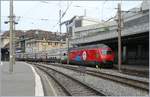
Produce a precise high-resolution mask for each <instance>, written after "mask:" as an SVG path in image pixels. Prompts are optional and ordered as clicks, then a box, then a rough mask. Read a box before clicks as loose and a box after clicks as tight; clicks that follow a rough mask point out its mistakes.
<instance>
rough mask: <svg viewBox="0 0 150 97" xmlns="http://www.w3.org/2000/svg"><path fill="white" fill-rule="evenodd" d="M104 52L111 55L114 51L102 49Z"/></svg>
mask: <svg viewBox="0 0 150 97" xmlns="http://www.w3.org/2000/svg"><path fill="white" fill-rule="evenodd" d="M102 54H103V55H109V54H112V51H111V50H102Z"/></svg>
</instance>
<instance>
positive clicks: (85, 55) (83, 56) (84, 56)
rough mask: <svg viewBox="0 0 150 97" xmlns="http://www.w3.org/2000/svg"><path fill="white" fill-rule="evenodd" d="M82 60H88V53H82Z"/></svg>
mask: <svg viewBox="0 0 150 97" xmlns="http://www.w3.org/2000/svg"><path fill="white" fill-rule="evenodd" d="M82 58H83V60H86V58H87V54H86V51H84V52H83V53H82Z"/></svg>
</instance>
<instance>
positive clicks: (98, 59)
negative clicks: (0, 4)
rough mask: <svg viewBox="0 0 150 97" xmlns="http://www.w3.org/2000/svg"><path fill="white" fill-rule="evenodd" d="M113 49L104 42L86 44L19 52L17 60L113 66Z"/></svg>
mask: <svg viewBox="0 0 150 97" xmlns="http://www.w3.org/2000/svg"><path fill="white" fill-rule="evenodd" d="M114 56H115V55H114V51H113V50H112V49H111V48H110V47H109V46H107V45H105V44H97V45H88V46H81V47H74V48H70V49H69V50H68V49H67V48H62V49H53V50H49V51H48V52H38V53H28V54H27V53H24V54H22V53H20V55H19V54H18V55H17V60H21V61H32V62H33V61H35V62H50V63H57V62H61V63H63V64H67V61H68V60H69V64H73V65H83V66H96V65H98V66H101V67H111V68H112V67H113V62H114Z"/></svg>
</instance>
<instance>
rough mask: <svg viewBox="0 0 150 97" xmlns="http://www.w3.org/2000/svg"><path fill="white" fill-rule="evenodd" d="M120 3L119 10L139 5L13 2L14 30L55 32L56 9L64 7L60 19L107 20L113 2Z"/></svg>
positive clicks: (4, 13)
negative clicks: (89, 18) (120, 7)
mask: <svg viewBox="0 0 150 97" xmlns="http://www.w3.org/2000/svg"><path fill="white" fill-rule="evenodd" d="M119 2H120V3H121V4H122V10H129V9H131V8H134V7H137V6H140V4H141V2H142V1H139V0H138V1H128V0H125V1H123V0H122V1H107V0H106V1H14V14H15V16H16V21H17V22H18V24H17V25H16V26H15V28H16V29H17V30H30V29H41V30H46V31H53V32H59V25H58V22H59V10H60V9H61V10H62V13H63V12H64V11H65V10H66V9H67V7H68V6H69V9H68V10H67V12H66V14H65V15H64V17H63V18H62V22H63V21H66V20H69V19H71V18H72V17H73V16H75V15H77V16H83V15H84V10H86V16H87V17H91V18H96V19H98V20H99V21H101V20H108V19H109V18H111V17H113V16H115V14H116V12H117V10H116V9H115V8H117V4H118V3H119ZM8 16H9V1H1V30H2V31H6V30H9V24H4V22H5V21H8V20H9V19H8ZM62 32H66V27H65V25H62Z"/></svg>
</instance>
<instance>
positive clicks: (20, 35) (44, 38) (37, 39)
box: [1, 29, 67, 53]
mask: <svg viewBox="0 0 150 97" xmlns="http://www.w3.org/2000/svg"><path fill="white" fill-rule="evenodd" d="M15 33H16V34H15V36H16V37H15V47H16V51H17V52H24V53H25V52H39V51H46V50H49V49H54V48H59V47H67V46H66V33H63V34H62V35H60V34H59V33H57V32H50V31H43V30H38V29H36V30H27V31H20V30H19V31H15ZM1 41H2V44H3V47H4V48H9V31H6V32H5V33H4V34H3V35H2V38H1ZM60 41H61V42H60Z"/></svg>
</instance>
